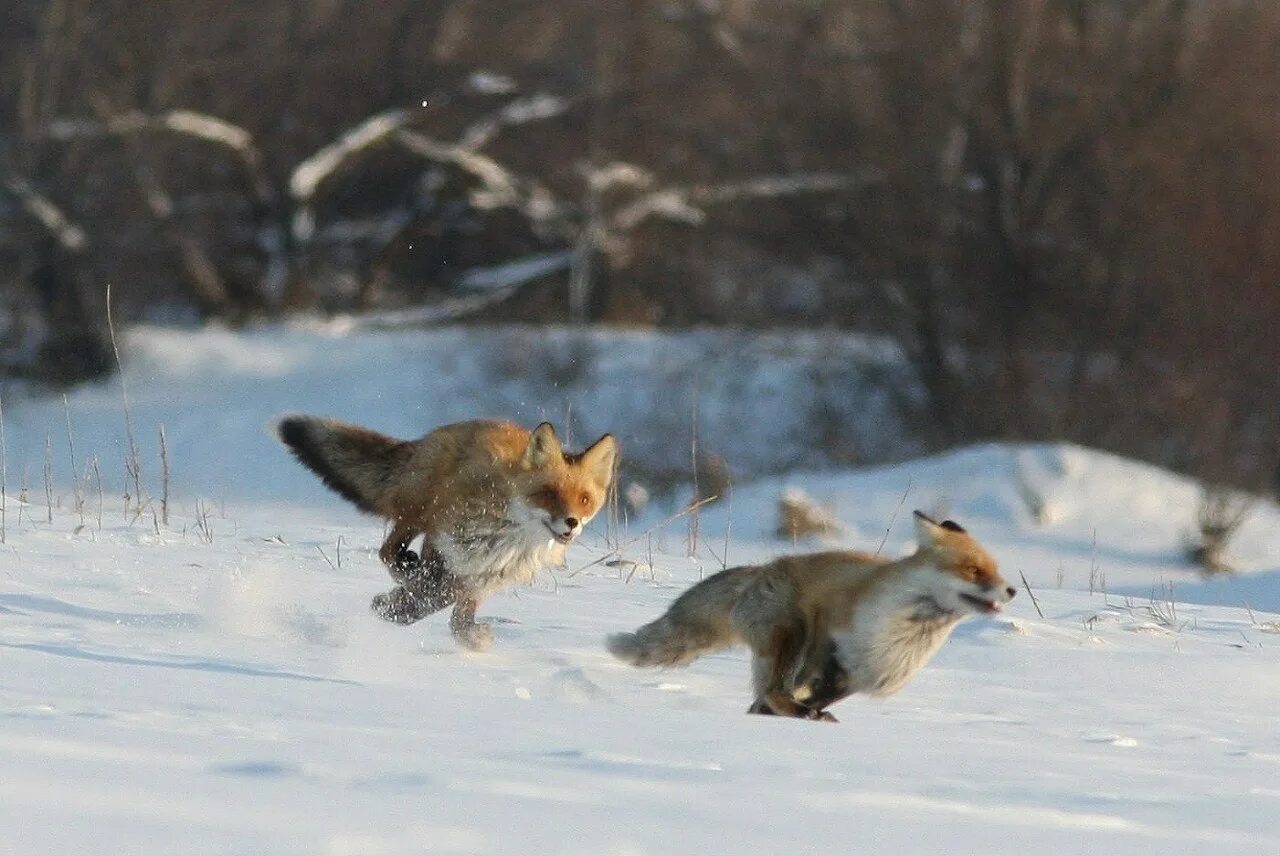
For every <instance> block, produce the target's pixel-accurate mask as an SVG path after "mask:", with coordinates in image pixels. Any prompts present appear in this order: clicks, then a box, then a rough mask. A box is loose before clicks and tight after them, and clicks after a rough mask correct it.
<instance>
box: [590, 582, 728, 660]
mask: <svg viewBox="0 0 1280 856" xmlns="http://www.w3.org/2000/svg"><path fill="white" fill-rule="evenodd" d="M749 573H750V569H748V568H732V569H730V570H727V571H721V572H720V573H718V574H715V575H714V576H710V577H707V578H706V579H705V580H703V581H702V582H700V583H698V584H697V585H695V586H693V588H691V589H689V590H688V591H686V592H685V593H684V594H682V595H680V597H678V598H676V601H675V603H673V604H671V608H670V609H668V610H667V611H666V613H665V614H664V615H663V616H662V617H661V618H658V619H657V620H656V621H651V622H649V623H648V624H646V625H644V626H643V627H641V628H640V629H639V630H637V631H636V632H635V633H615V634H613V635H612V636H610V637H609V638H608V639H606V640H605V645H606V647H608V649H609V653H611V654H613V656H615V657H617V658H618V659H619V660H623V661H625V662H628V663H630V664H631V665H633V666H642V667H644V666H684V665H686V664H688V663H691V662H693V661H694V660H696V659H698V658H699V657H701V656H702V655H703V654H709V653H711V652H712V651H719V650H720V649H721V648H727V647H728V646H730V645H732V644H733V643H734V642H735V641H736V640H737V634H736V633H735V632H734V629H733V622H732V613H733V607H734V605H735V604H736V603H737V602H738V598H739V596H740V595H741V593H742V590H743V588H744V587H745V585H746V584H747V583H748V582H749Z"/></svg>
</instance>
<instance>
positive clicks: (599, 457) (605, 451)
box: [582, 434, 618, 487]
mask: <svg viewBox="0 0 1280 856" xmlns="http://www.w3.org/2000/svg"><path fill="white" fill-rule="evenodd" d="M617 461H618V441H617V440H615V439H613V435H612V434H605V435H604V436H603V437H601V438H600V439H599V440H596V441H595V442H594V443H592V444H591V446H590V447H588V448H587V450H586V451H585V452H583V453H582V466H583V467H585V468H586V470H587V472H589V473H591V477H592V478H593V479H595V480H596V481H598V482H599V483H600V484H601V485H603V486H604V487H608V486H609V484H610V482H612V481H613V467H614V464H616V463H617Z"/></svg>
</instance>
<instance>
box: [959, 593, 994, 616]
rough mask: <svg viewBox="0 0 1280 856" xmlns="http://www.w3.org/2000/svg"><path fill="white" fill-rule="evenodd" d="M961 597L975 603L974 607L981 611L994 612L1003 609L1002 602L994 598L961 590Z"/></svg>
mask: <svg viewBox="0 0 1280 856" xmlns="http://www.w3.org/2000/svg"><path fill="white" fill-rule="evenodd" d="M960 599H961V600H963V601H965V602H966V603H970V604H973V606H974V608H976V609H977V610H978V611H979V612H987V613H994V612H999V611H1000V609H1001V607H1000V604H998V603H996V602H995V601H994V600H987V599H986V598H982V597H977V596H975V595H971V594H969V593H968V592H961V593H960Z"/></svg>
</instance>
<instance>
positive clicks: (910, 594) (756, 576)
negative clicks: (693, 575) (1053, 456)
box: [608, 511, 1017, 722]
mask: <svg viewBox="0 0 1280 856" xmlns="http://www.w3.org/2000/svg"><path fill="white" fill-rule="evenodd" d="M915 518H916V532H917V536H918V541H919V548H918V549H917V550H916V552H915V553H913V554H912V555H910V556H907V557H906V558H903V559H899V560H897V561H889V560H887V559H882V558H880V557H878V556H872V555H870V554H867V553H858V552H827V553H814V554H810V555H804V556H791V557H785V558H781V559H777V560H775V561H773V562H770V563H769V564H767V565H760V566H754V567H751V566H748V567H741V568H730V569H729V570H727V571H722V572H720V573H718V574H716V575H715V576H712V577H708V578H707V579H705V580H703V581H702V582H700V583H698V584H696V585H694V586H693V587H692V588H690V589H689V590H688V591H686V592H685V593H684V594H682V595H681V596H680V597H679V598H677V599H676V601H675V603H673V604H672V605H671V608H670V609H668V610H667V612H666V614H665V615H663V616H662V617H661V618H659V619H657V620H656V621H653V622H650V623H649V624H646V625H645V626H643V627H641V628H640V629H639V630H637V631H636V632H635V633H619V634H616V635H614V636H610V637H609V639H608V647H609V650H610V651H611V652H612V653H613V654H614V656H616V657H618V658H619V659H622V660H625V661H627V662H628V663H631V664H632V665H635V666H683V665H686V664H688V663H690V662H692V661H693V660H695V659H697V658H698V657H700V656H702V655H703V654H706V653H709V652H711V651H716V650H719V649H721V648H726V647H728V646H729V645H732V644H734V643H742V644H745V645H747V646H748V647H749V648H750V649H751V653H752V660H751V673H752V678H753V682H754V685H755V701H754V703H753V704H752V705H751V707H750V708H749V709H748V713H765V714H778V715H781V716H793V717H798V718H802V719H822V720H827V721H832V722H834V721H835V717H833V716H832V715H831V714H830V713H828V712H827V707H828V706H830V705H831V704H834V703H835V702H837V701H839V700H841V699H843V698H845V697H846V696H848V695H850V694H852V693H869V694H871V695H877V696H885V695H889V694H891V693H894V692H897V691H898V690H899V689H901V688H902V687H903V685H905V684H906V683H907V681H909V680H910V679H911V676H912V675H914V674H915V673H916V671H917V670H919V669H920V667H921V666H923V665H924V664H925V663H926V662H928V661H929V658H931V657H932V656H933V655H934V653H935V652H936V651H937V650H938V648H940V647H941V646H942V643H943V642H945V641H946V640H947V637H948V636H950V635H951V631H952V630H953V629H954V628H955V626H956V625H957V624H958V623H959V622H960V620H961V619H963V618H965V617H967V616H969V615H974V614H991V613H996V612H999V611H1000V609H1001V607H1002V605H1003V604H1005V603H1008V602H1009V601H1010V600H1012V599H1013V596H1014V595H1015V594H1016V593H1017V592H1016V590H1015V589H1014V588H1013V587H1011V586H1010V585H1009V584H1008V583H1007V582H1005V580H1004V578H1003V577H1002V576H1000V572H999V571H998V570H997V569H996V562H995V560H994V559H992V558H991V556H990V555H988V554H987V551H986V550H984V549H982V547H981V545H979V544H978V542H977V541H975V540H974V539H973V538H972V537H970V535H969V534H968V533H967V532H965V530H964V529H962V528H961V527H960V526H959V525H958V524H956V523H954V522H952V521H950V520H944V521H943V522H942V523H938V522H936V521H934V520H932V519H930V518H929V517H928V516H926V515H925V514H924V513H923V512H920V511H917V512H916V513H915Z"/></svg>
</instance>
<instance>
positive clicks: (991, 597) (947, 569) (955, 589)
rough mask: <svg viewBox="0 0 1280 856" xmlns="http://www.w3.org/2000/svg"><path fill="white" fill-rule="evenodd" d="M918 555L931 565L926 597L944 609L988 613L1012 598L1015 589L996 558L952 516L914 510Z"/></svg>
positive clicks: (960, 612)
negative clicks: (938, 516)
mask: <svg viewBox="0 0 1280 856" xmlns="http://www.w3.org/2000/svg"><path fill="white" fill-rule="evenodd" d="M915 517H916V537H917V540H918V542H919V547H920V552H919V553H918V554H917V555H920V556H921V557H922V558H924V559H925V560H926V561H927V563H928V564H930V565H932V566H933V569H932V570H933V572H934V574H935V576H934V577H933V578H932V579H931V580H930V586H929V587H930V597H931V598H932V599H933V600H935V601H936V602H937V605H938V607H939V608H940V609H942V610H944V611H946V612H952V613H958V614H961V615H963V614H967V613H979V614H984V615H989V614H992V613H996V612H999V611H1000V610H1001V608H1002V607H1003V605H1004V604H1006V603H1008V602H1009V601H1011V600H1013V596H1014V595H1015V594H1017V593H1018V592H1017V589H1015V588H1014V587H1013V586H1011V585H1009V583H1008V582H1006V581H1005V578H1004V577H1002V576H1000V571H999V569H997V568H996V560H995V559H993V558H991V555H990V554H989V553H988V552H987V551H986V550H984V549H982V546H981V545H980V544H979V543H978V542H977V541H975V540H974V539H973V537H972V536H970V535H969V533H968V532H966V531H965V530H964V529H963V528H962V527H961V526H960V524H958V523H956V522H954V521H952V520H944V521H942V522H941V523H939V522H937V521H936V520H934V519H932V518H931V517H929V516H928V515H927V514H925V513H924V512H922V511H917V512H915Z"/></svg>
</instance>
